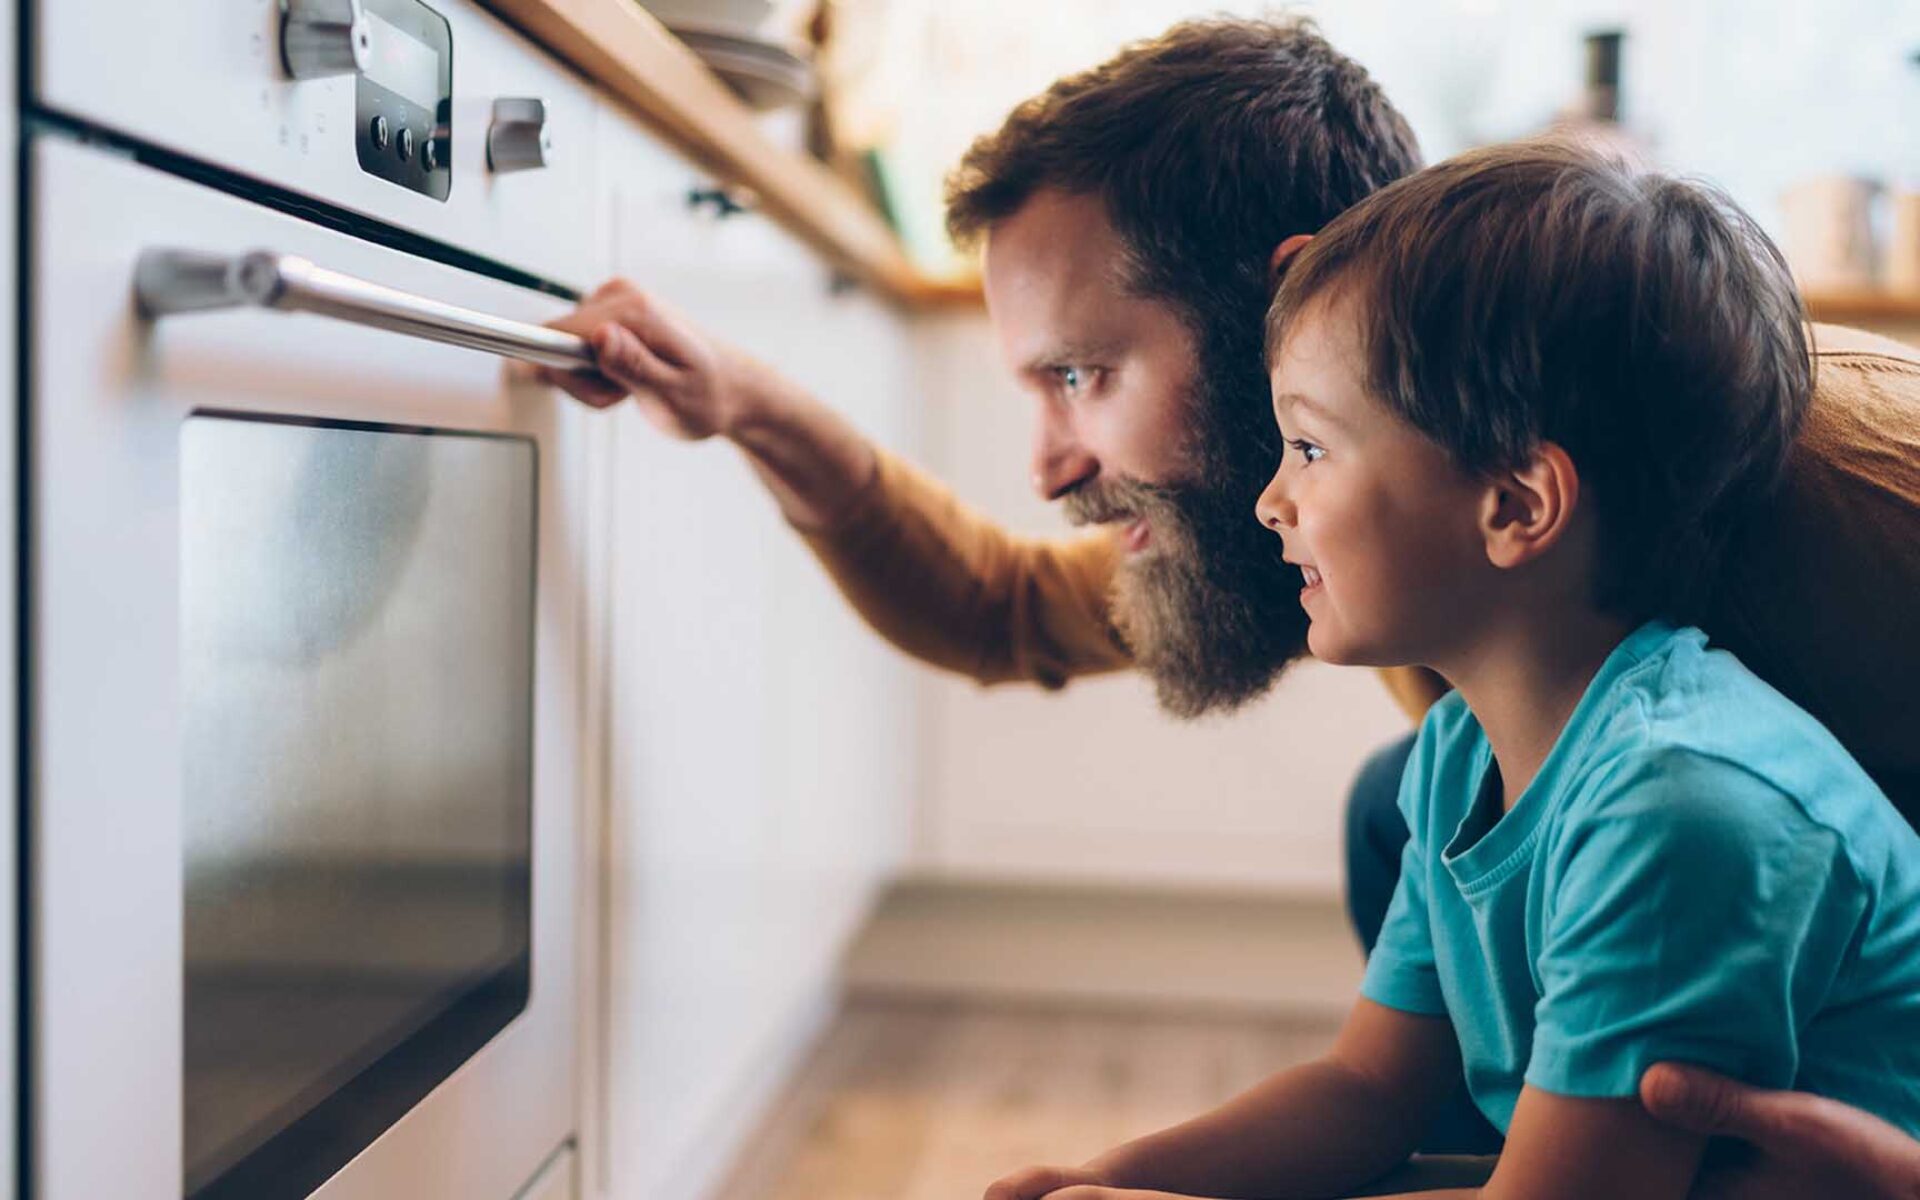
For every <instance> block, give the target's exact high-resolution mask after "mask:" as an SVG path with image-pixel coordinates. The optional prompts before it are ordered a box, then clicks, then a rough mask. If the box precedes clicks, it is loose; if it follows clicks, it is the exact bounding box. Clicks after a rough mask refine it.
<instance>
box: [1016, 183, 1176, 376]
mask: <svg viewBox="0 0 1920 1200" xmlns="http://www.w3.org/2000/svg"><path fill="white" fill-rule="evenodd" d="M1124 264H1125V254H1124V245H1123V243H1122V242H1121V240H1120V238H1119V236H1118V234H1117V233H1115V231H1114V230H1113V226H1112V224H1111V223H1110V222H1109V221H1108V220H1107V217H1106V213H1105V211H1104V209H1103V208H1102V206H1101V205H1100V203H1099V201H1098V200H1096V199H1094V198H1092V197H1088V196H1076V195H1070V194H1067V193H1064V192H1059V191H1042V192H1038V193H1036V194H1035V195H1034V196H1033V197H1032V198H1031V199H1029V200H1028V201H1027V203H1026V204H1024V205H1022V206H1021V207H1020V209H1019V210H1018V211H1016V212H1015V213H1014V214H1013V215H1012V216H1009V217H1007V218H1005V219H1004V220H1002V221H1000V222H998V223H996V224H995V225H994V226H993V228H992V229H991V230H990V231H989V232H988V234H987V248H986V257H985V271H984V283H985V290H986V294H987V307H988V311H989V313H990V314H991V315H992V316H993V319H994V323H995V324H996V325H997V326H999V327H1000V334H1001V338H1002V340H1003V341H1004V342H1005V343H1006V345H1007V347H1008V349H1009V352H1010V354H1011V356H1012V357H1013V358H1014V359H1016V360H1017V361H1018V362H1021V363H1025V362H1026V361H1028V360H1030V359H1033V360H1038V359H1043V358H1055V357H1059V358H1067V357H1070V356H1080V357H1089V356H1096V355H1097V354H1098V353H1099V352H1100V351H1102V350H1106V349H1110V348H1112V347H1113V346H1114V345H1115V344H1116V343H1118V342H1120V341H1123V340H1124V337H1125V335H1124V329H1125V327H1126V326H1127V324H1128V323H1129V322H1130V321H1132V320H1133V319H1134V318H1135V317H1136V316H1137V314H1136V313H1134V312H1133V309H1134V307H1135V305H1136V304H1137V303H1139V300H1138V298H1137V297H1133V296H1131V295H1130V294H1129V292H1128V289H1127V287H1126V283H1125V278H1124Z"/></svg>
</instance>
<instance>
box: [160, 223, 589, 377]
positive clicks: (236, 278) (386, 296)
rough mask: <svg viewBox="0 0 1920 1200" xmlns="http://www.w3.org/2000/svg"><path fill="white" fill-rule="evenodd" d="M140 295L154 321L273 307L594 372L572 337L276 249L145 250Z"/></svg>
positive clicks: (586, 351)
mask: <svg viewBox="0 0 1920 1200" xmlns="http://www.w3.org/2000/svg"><path fill="white" fill-rule="evenodd" d="M133 292H134V299H135V302H136V303H137V304H138V305H139V307H140V311H141V313H142V314H143V315H145V316H147V317H164V316H171V315H173V314H175V313H188V312H204V311H210V310H215V309H223V308H270V309H275V310H277V311H279V312H306V313H314V314H316V315H319V316H323V317H332V318H334V319H335V320H339V321H351V322H352V323H354V324H355V325H369V326H372V327H373V328H375V329H386V330H390V331H392V332H394V333H404V334H407V335H409V336H411V337H417V338H425V339H427V340H428V341H431V342H445V343H447V344H448V345H450V346H466V347H469V348H471V349H474V350H485V351H488V352H489V353H492V354H499V355H502V356H504V357H506V358H517V359H523V360H525V361H526V362H531V363H539V364H541V365H543V366H549V367H570V368H575V369H579V368H587V369H591V368H592V367H593V365H594V359H593V350H592V348H591V347H589V346H588V345H587V343H586V342H585V340H583V339H581V338H579V337H576V336H574V335H573V334H571V333H561V332H560V331H558V330H555V329H547V328H544V327H542V326H539V325H529V324H527V323H525V322H523V321H509V320H507V319H506V318H504V317H496V316H493V315H491V314H488V313H483V312H476V311H475V310H473V309H470V308H461V307H459V306H457V305H453V304H442V303H441V302H440V301H438V300H428V299H426V298H425V297H422V296H415V295H413V294H411V293H408V292H402V291H397V290H395V289H393V288H390V287H382V286H381V285H379V284H377V283H368V282H367V281H366V280H364V279H356V278H354V277H353V276H351V275H342V274H340V273H339V272H338V271H329V270H327V269H326V268H325V267H317V266H315V265H314V264H313V263H311V262H308V261H307V260H306V259H304V258H300V257H297V256H295V255H292V254H276V253H275V252H273V251H271V250H252V251H249V252H247V253H245V254H241V255H237V256H236V255H228V254H209V253H205V252H203V251H198V250H176V249H151V250H144V251H142V252H141V254H140V262H139V265H138V266H137V267H135V269H134V274H133Z"/></svg>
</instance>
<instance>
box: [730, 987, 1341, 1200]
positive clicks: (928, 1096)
mask: <svg viewBox="0 0 1920 1200" xmlns="http://www.w3.org/2000/svg"><path fill="white" fill-rule="evenodd" d="M1333 1034H1334V1027H1333V1026H1332V1025H1331V1024H1318V1023H1301V1022H1298V1021H1293V1022H1289V1021H1286V1020H1276V1019H1265V1018H1233V1017H1183V1016H1153V1015H1142V1014H1138V1013H1113V1014H1101V1013H1094V1012H1085V1011H1076V1010H1070V1009H1058V1010H1047V1009H1040V1008H1033V1009H1019V1008H1004V1007H1003V1008H987V1007H980V1006H976V1005H972V1004H955V1003H941V1002H934V1001H929V1002H914V1001H901V1002H883V1001H875V1000H862V1001H856V1002H854V1003H853V1004H852V1005H850V1006H849V1008H848V1009H847V1010H846V1011H845V1012H844V1013H843V1015H842V1016H841V1017H840V1018H839V1020H838V1021H837V1022H836V1023H835V1025H834V1026H833V1028H832V1029H831V1030H830V1031H829V1033H828V1034H827V1035H826V1037H825V1039H824V1040H823V1041H822V1043H821V1046H820V1048H819V1050H818V1051H817V1052H816V1053H815V1054H814V1056H813V1058H812V1059H811V1060H810V1062H809V1063H808V1065H807V1067H806V1068H805V1070H804V1071H803V1072H802V1073H801V1075H800V1077H799V1079H798V1080H797V1081H796V1082H795V1084H794V1085H793V1087H792V1088H791V1089H790V1090H789V1092H788V1093H787V1095H786V1097H785V1099H784V1100H783V1101H782V1102H781V1104H780V1105H779V1106H778V1109H777V1111H776V1112H775V1113H774V1114H773V1116H772V1117H771V1118H769V1120H768V1122H767V1124H766V1125H765V1127H764V1128H763V1129H762V1130H761V1131H760V1133H759V1135H758V1136H757V1137H756V1138H754V1139H753V1143H752V1146H751V1147H750V1149H749V1151H748V1153H747V1154H746V1156H745V1157H744V1158H743V1160H742V1161H741V1162H740V1163H738V1164H737V1166H736V1167H735V1169H734V1171H733V1173H732V1176H731V1178H730V1179H729V1180H728V1181H727V1183H726V1184H725V1185H724V1186H723V1187H722V1188H721V1189H720V1191H719V1192H718V1193H716V1194H717V1195H719V1196H723V1197H725V1198H726V1200H826V1198H828V1197H831V1198H832V1200H972V1198H973V1197H976V1196H978V1195H980V1193H981V1192H982V1191H984V1190H985V1189H986V1185H987V1184H988V1183H990V1182H992V1181H993V1180H994V1179H996V1178H998V1177H999V1176H1000V1175H1003V1174H1005V1173H1006V1172H1008V1171H1010V1170H1013V1169H1015V1168H1018V1167H1023V1166H1029V1165H1032V1164H1035V1163H1076V1162H1080V1161H1082V1160H1084V1159H1087V1158H1090V1157H1092V1156H1093V1155H1094V1154H1097V1153H1099V1152H1100V1151H1102V1150H1104V1149H1106V1148H1108V1147H1109V1146H1112V1145H1114V1144H1115V1143H1116V1142H1120V1141H1124V1140H1125V1139H1127V1138H1129V1137H1132V1136H1134V1135H1136V1134H1140V1133H1144V1132H1147V1131H1148V1130H1152V1129H1157V1128H1160V1127H1162V1126H1165V1125H1170V1124H1172V1123H1174V1122H1176V1121H1179V1120H1184V1119H1185V1118H1187V1117H1190V1116H1192V1115H1194V1114H1195V1113H1197V1112H1199V1111H1201V1110H1202V1109H1204V1108H1206V1107H1208V1106H1209V1105H1212V1104H1215V1103H1217V1102H1219V1101H1220V1100H1223V1099H1225V1098H1226V1097H1228V1096H1229V1095H1232V1094H1233V1093H1235V1092H1237V1091H1239V1090H1240V1089H1242V1088H1244V1087H1246V1086H1248V1085H1249V1084H1251V1083H1253V1082H1255V1081H1256V1080H1258V1079H1260V1078H1262V1077H1264V1076H1265V1075H1267V1074H1269V1073H1270V1072H1272V1071H1275V1070H1277V1069H1279V1068H1280V1067H1283V1066H1287V1065H1289V1064H1291V1063H1295V1062H1298V1061H1300V1060H1302V1059H1304V1058H1307V1057H1310V1056H1312V1055H1314V1054H1316V1053H1318V1052H1319V1051H1320V1050H1322V1049H1324V1048H1325V1047H1326V1046H1327V1045H1328V1044H1329V1043H1330V1042H1331V1041H1332V1039H1333Z"/></svg>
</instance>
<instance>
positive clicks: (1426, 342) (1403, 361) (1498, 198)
mask: <svg viewBox="0 0 1920 1200" xmlns="http://www.w3.org/2000/svg"><path fill="white" fill-rule="evenodd" d="M1336 297H1337V298H1339V299H1342V300H1347V301H1351V303H1350V304H1349V305H1348V306H1347V309H1346V311H1348V312H1350V313H1351V314H1353V317H1354V319H1355V320H1356V322H1357V324H1358V332H1359V340H1360V363H1359V369H1360V374H1361V377H1362V379H1363V381H1364V383H1365V385H1366V387H1367V390H1368V391H1369V392H1370V393H1371V394H1372V395H1373V396H1375V397H1376V398H1377V399H1379V400H1381V401H1383V402H1385V404H1386V405H1387V407H1388V408H1389V409H1391V410H1392V411H1393V412H1395V413H1396V414H1398V415H1399V416H1400V417H1402V418H1404V419H1405V420H1406V421H1408V422H1409V423H1411V424H1412V425H1413V426H1414V427H1416V428H1417V429H1419V430H1420V431H1421V432H1423V433H1424V434H1426V435H1427V436H1428V437H1429V438H1431V439H1433V440H1434V441H1435V442H1437V443H1439V444H1440V445H1441V446H1442V447H1444V448H1445V449H1447V450H1448V451H1449V452H1451V454H1452V455H1453V458H1454V460H1455V461H1456V462H1457V463H1458V464H1459V465H1460V466H1461V467H1462V468H1463V469H1465V470H1467V471H1469V472H1472V473H1474V474H1476V475H1491V474H1493V473H1495V472H1498V471H1501V470H1505V469H1510V468H1515V467H1518V466H1521V465H1522V464H1524V463H1525V462H1526V461H1527V460H1528V458H1529V457H1530V456H1531V455H1532V454H1533V452H1534V451H1535V450H1537V449H1538V447H1539V446H1540V444H1541V443H1542V442H1553V443H1555V444H1557V445H1559V446H1560V447H1561V448H1563V449H1564V450H1566V452H1567V454H1568V455H1569V456H1570V457H1571V458H1572V459H1573V461H1574V464H1575V466H1576V468H1577V469H1578V470H1579V472H1580V478H1581V482H1582V484H1583V492H1584V494H1585V495H1586V496H1587V497H1589V498H1590V502H1591V503H1592V504H1593V505H1594V506H1595V511H1596V514H1597V517H1598V531H1599V549H1598V563H1597V570H1596V579H1595V588H1596V594H1595V597H1594V599H1595V602H1596V603H1597V605H1598V606H1599V607H1600V608H1601V609H1603V610H1605V611H1608V612H1612V613H1615V614H1617V615H1620V616H1624V617H1628V618H1631V619H1644V618H1647V617H1653V616H1664V617H1669V618H1673V619H1677V620H1692V619H1695V617H1696V616H1697V614H1698V611H1699V606H1700V604H1701V603H1702V602H1703V601H1704V598H1705V595H1704V594H1705V592H1706V590H1707V588H1708V587H1709V586H1710V585H1711V581H1712V577H1713V573H1714V568H1715V565H1716V562H1717V559H1718V557H1719V553H1720V551H1721V549H1722V547H1723V545H1724V543H1725V541H1726V537H1727V534H1728V532H1729V531H1730V528H1731V526H1732V524H1733V523H1734V522H1735V521H1736V520H1737V519H1738V518H1739V517H1740V516H1741V515H1742V514H1743V513H1744V512H1745V511H1747V510H1748V509H1749V508H1750V506H1751V504H1752V502H1753V501H1755V500H1757V499H1758V498H1759V497H1761V496H1763V495H1764V494H1765V493H1766V492H1767V491H1768V490H1770V489H1771V488H1772V487H1773V486H1774V485H1775V484H1776V483H1777V482H1778V480H1779V478H1780V476H1781V475H1782V473H1783V471H1784V468H1785V465H1786V460H1787V455H1788V452H1789V450H1790V449H1791V447H1792V444H1793V440H1794V437H1795V434H1796V433H1797V431H1798V428H1799V424H1800V419H1801V417H1802V415H1803V414H1804V413H1805V411H1806V407H1807V404H1808V402H1809V400H1810V399H1811V396H1812V391H1813V368H1812V363H1811V360H1810V359H1809V357H1808V346H1807V340H1806V334H1805V331H1804V328H1803V323H1804V321H1805V313H1804V311H1803V308H1802V305H1801V301H1800V295H1799V292H1798V291H1797V290H1796V289H1795V287H1794V284H1793V281H1792V278H1791V276H1790V275H1789V274H1788V271H1787V267H1786V263H1785V262H1784V261H1783V260H1782V259H1781V257H1780V253H1779V251H1778V250H1776V249H1775V248H1774V246H1773V243H1772V242H1770V241H1768V240H1767V237H1766V235H1765V234H1764V233H1762V232H1761V230H1760V228H1759V227H1758V226H1757V225H1756V224H1755V223H1754V222H1753V220H1752V219H1751V218H1749V217H1748V216H1747V215H1746V214H1745V213H1743V212H1741V211H1740V210H1739V209H1738V208H1737V207H1735V205H1734V204H1733V202H1732V201H1731V200H1730V199H1728V198H1727V197H1726V196H1725V195H1724V194H1723V193H1721V192H1719V191H1717V190H1715V189H1713V188H1710V187H1707V186H1704V185H1701V184H1697V183H1690V182H1686V181H1683V180H1679V179H1675V178H1672V177H1669V176H1663V175H1659V174H1654V173H1651V172H1646V171H1639V170H1635V169H1633V168H1631V167H1630V166H1628V165H1627V164H1626V163H1624V162H1621V161H1618V160H1616V159H1611V158H1608V157H1605V156H1603V155H1601V154H1600V153H1598V152H1597V151H1595V150H1593V149H1589V148H1585V147H1582V146H1580V145H1577V144H1574V143H1571V142H1564V141H1559V142H1555V141H1534V142H1524V143H1517V144H1511V145H1503V146H1492V147H1488V148H1485V149H1482V150H1476V151H1472V152H1470V153H1467V154H1463V155H1461V156H1459V157H1458V158H1454V159H1450V160H1448V161H1446V162H1444V163H1440V164H1439V165H1437V166H1434V167H1432V168H1430V169H1428V170H1426V171H1422V172H1421V173H1419V174H1418V175H1414V176H1412V177H1410V178H1408V179H1404V180H1401V181H1400V182H1398V183H1396V184H1394V185H1392V186H1391V187H1388V188H1386V189H1384V190H1382V191H1380V192H1378V193H1376V194H1375V195H1374V196H1372V197H1370V198H1369V199H1367V200H1365V201H1363V202H1361V203H1360V204H1359V205H1357V206H1356V207H1354V208H1353V209H1352V210H1350V211H1349V212H1347V213H1346V214H1344V215H1343V216H1341V217H1340V218H1338V219H1337V220H1335V221H1334V222H1332V223H1331V224H1330V225H1328V226H1327V228H1326V229H1325V230H1324V231H1323V232H1322V233H1321V234H1320V236H1319V237H1317V238H1315V239H1314V240H1313V241H1312V242H1311V243H1309V244H1308V246H1307V247H1306V249H1305V250H1303V251H1301V253H1300V254H1299V255H1298V256H1297V257H1296V258H1295V260H1294V261H1293V263H1292V264H1291V265H1290V266H1289V268H1288V270H1287V272H1286V275H1285V278H1284V279H1283V280H1282V283H1281V286H1280V290H1279V294H1278V295H1277V296H1276V297H1275V298H1274V302H1273V305H1272V308H1271V310H1270V311H1269V313H1268V318H1267V357H1268V360H1269V362H1271V361H1272V359H1273V358H1274V356H1275V355H1276V353H1277V352H1278V350H1279V348H1280V343H1281V340H1282V339H1283V338H1284V336H1285V334H1286V330H1287V327H1288V325H1289V323H1290V322H1291V321H1292V320H1293V319H1294V318H1295V317H1296V316H1297V315H1298V314H1299V313H1300V312H1301V311H1302V310H1303V309H1304V308H1306V307H1307V306H1308V305H1309V304H1310V303H1311V302H1313V301H1315V300H1316V299H1323V300H1332V299H1335V298H1336Z"/></svg>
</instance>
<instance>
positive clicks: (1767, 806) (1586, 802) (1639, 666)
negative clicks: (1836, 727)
mask: <svg viewBox="0 0 1920 1200" xmlns="http://www.w3.org/2000/svg"><path fill="white" fill-rule="evenodd" d="M1636 640H1637V641H1638V643H1639V644H1638V646H1637V647H1636V646H1633V644H1632V643H1634V642H1635V641H1636ZM1623 649H1632V650H1637V653H1635V654H1633V656H1632V661H1630V662H1627V663H1624V664H1622V665H1621V669H1620V670H1619V671H1618V672H1617V673H1615V674H1614V676H1613V677H1612V679H1611V680H1609V681H1608V685H1607V687H1606V688H1605V691H1604V693H1603V694H1600V695H1589V696H1588V697H1587V699H1586V700H1585V701H1583V702H1582V707H1583V708H1585V707H1587V706H1588V705H1589V704H1592V705H1593V711H1592V712H1590V713H1589V714H1588V717H1589V723H1588V727H1587V728H1586V729H1585V730H1583V731H1581V739H1582V744H1581V745H1578V746H1575V747H1572V748H1571V750H1572V753H1571V754H1570V757H1569V760H1568V761H1567V762H1565V763H1564V764H1563V770H1562V772H1561V776H1560V780H1559V783H1560V790H1561V791H1562V793H1563V796H1564V804H1563V806H1562V813H1561V818H1562V820H1563V821H1565V822H1583V821H1586V820H1613V819H1620V818H1624V817H1632V818H1634V819H1636V820H1644V821H1650V822H1654V823H1656V824H1676V823H1681V824H1695V823H1703V822H1704V823H1706V824H1707V825H1709V826H1712V827H1716V828H1720V829H1723V830H1726V831H1728V832H1731V831H1732V828H1734V827H1739V828H1750V829H1755V830H1759V829H1766V830H1769V831H1771V832H1774V833H1778V832H1780V831H1781V829H1782V827H1800V828H1806V827H1809V826H1820V827H1825V828H1828V829H1831V830H1833V831H1834V832H1836V833H1841V834H1843V835H1844V834H1846V833H1847V832H1848V831H1850V830H1859V829H1862V828H1863V827H1865V826H1877V825H1879V824H1881V823H1882V818H1883V817H1885V816H1892V815H1893V810H1892V808H1891V806H1890V805H1889V804H1888V802H1887V800H1886V798H1885V796H1884V795H1883V794H1882V793H1881V792H1880V790H1879V788H1878V787H1876V786H1875V784H1874V783H1873V780H1872V779H1871V778H1870V777H1868V775H1867V774H1866V772H1865V771H1864V770H1862V769H1861V767H1860V765H1859V764H1858V763H1857V762H1855V761H1854V760H1853V758H1852V756H1850V755H1849V754H1848V753H1847V751H1846V749H1845V748H1844V747H1842V746H1841V745H1840V743H1839V741H1838V740H1836V739H1835V738H1834V736H1833V735H1832V734H1831V733H1830V732H1828V730H1827V729H1826V727H1825V726H1823V725H1821V724H1820V722H1819V721H1817V720H1816V719H1814V717H1813V716H1812V715H1811V714H1809V713H1808V712H1807V711H1806V710H1804V709H1802V708H1800V707H1799V706H1798V705H1796V704H1794V703H1793V701H1791V700H1789V699H1787V698H1786V697H1785V696H1783V695H1781V694H1780V692H1779V691H1777V690H1776V689H1775V688H1773V687H1772V686H1771V685H1769V684H1768V683H1767V682H1766V681H1764V680H1762V679H1761V678H1760V677H1759V676H1757V675H1755V674H1754V673H1753V672H1752V671H1750V670H1748V669H1747V667H1746V666H1745V665H1744V664H1743V663H1741V662H1740V660H1739V659H1738V658H1736V657H1735V656H1734V655H1733V654H1731V653H1729V652H1727V651H1726V650H1722V649H1719V648H1717V647H1714V646H1711V645H1709V644H1708V642H1707V637H1706V635H1705V634H1704V633H1702V632H1701V631H1700V630H1698V629H1696V628H1692V627H1681V628H1671V627H1667V628H1664V629H1659V630H1643V631H1641V633H1638V634H1636V635H1635V637H1634V639H1629V645H1628V646H1626V647H1623ZM1570 732H1572V731H1571V730H1570ZM1895 820H1896V821H1897V817H1896V818H1895Z"/></svg>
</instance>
